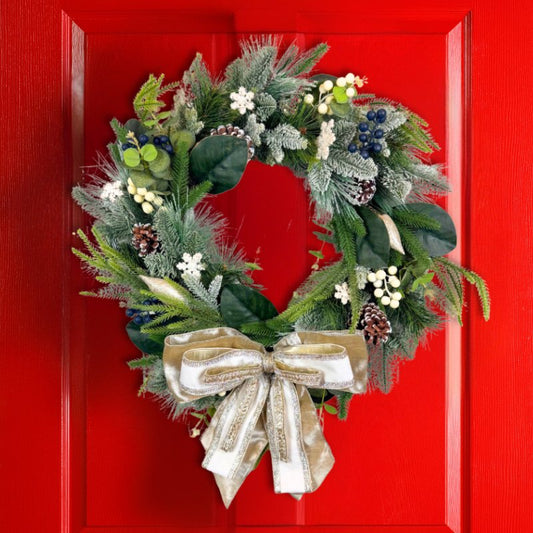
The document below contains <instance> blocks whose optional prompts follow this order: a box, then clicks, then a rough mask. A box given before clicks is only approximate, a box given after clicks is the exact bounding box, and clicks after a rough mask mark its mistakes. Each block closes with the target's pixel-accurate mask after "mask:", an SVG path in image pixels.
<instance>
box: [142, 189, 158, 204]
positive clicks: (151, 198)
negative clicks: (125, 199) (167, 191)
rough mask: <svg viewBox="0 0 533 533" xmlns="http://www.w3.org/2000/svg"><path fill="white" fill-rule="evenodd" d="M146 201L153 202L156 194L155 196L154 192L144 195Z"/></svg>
mask: <svg viewBox="0 0 533 533" xmlns="http://www.w3.org/2000/svg"><path fill="white" fill-rule="evenodd" d="M144 199H145V200H146V201H147V202H153V201H154V199H155V194H154V193H153V192H152V191H148V192H147V193H146V194H145V195H144Z"/></svg>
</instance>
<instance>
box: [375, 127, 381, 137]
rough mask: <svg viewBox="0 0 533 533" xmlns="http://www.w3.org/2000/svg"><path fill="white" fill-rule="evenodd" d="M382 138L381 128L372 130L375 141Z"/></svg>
mask: <svg viewBox="0 0 533 533" xmlns="http://www.w3.org/2000/svg"><path fill="white" fill-rule="evenodd" d="M381 137H383V130H382V129H381V128H377V129H375V130H374V138H375V139H381Z"/></svg>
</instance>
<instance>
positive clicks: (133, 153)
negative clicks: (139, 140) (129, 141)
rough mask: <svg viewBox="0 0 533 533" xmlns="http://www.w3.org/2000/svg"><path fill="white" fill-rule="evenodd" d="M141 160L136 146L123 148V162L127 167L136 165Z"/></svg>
mask: <svg viewBox="0 0 533 533" xmlns="http://www.w3.org/2000/svg"><path fill="white" fill-rule="evenodd" d="M140 162H141V156H140V155H139V152H138V151H137V149H136V148H128V149H127V150H124V163H126V165H128V166H129V167H136V166H137V165H138V164H139V163H140Z"/></svg>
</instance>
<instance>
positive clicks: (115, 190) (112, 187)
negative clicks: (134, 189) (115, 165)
mask: <svg viewBox="0 0 533 533" xmlns="http://www.w3.org/2000/svg"><path fill="white" fill-rule="evenodd" d="M123 194H124V192H123V191H122V183H120V181H112V182H110V183H106V184H105V185H104V186H103V187H102V192H101V193H100V198H101V199H102V200H109V201H110V202H112V203H114V202H116V200H117V198H120V197H121V196H123Z"/></svg>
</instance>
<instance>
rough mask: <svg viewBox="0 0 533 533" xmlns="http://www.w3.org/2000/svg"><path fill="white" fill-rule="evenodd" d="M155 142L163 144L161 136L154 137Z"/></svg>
mask: <svg viewBox="0 0 533 533" xmlns="http://www.w3.org/2000/svg"><path fill="white" fill-rule="evenodd" d="M154 144H156V145H157V144H161V139H160V138H159V137H154Z"/></svg>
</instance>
